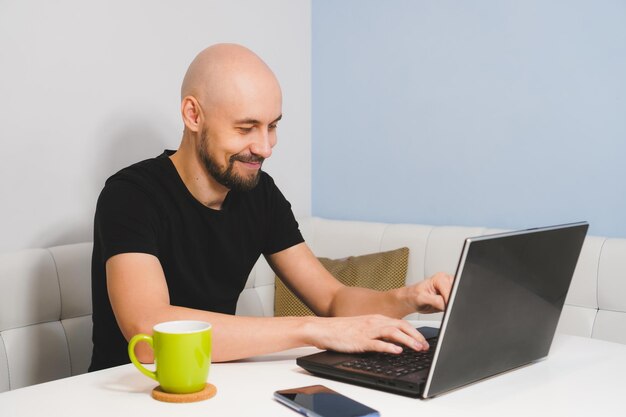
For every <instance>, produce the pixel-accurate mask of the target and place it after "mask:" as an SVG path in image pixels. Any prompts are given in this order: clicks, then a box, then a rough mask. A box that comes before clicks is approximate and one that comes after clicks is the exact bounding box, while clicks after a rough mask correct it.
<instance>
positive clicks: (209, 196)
mask: <svg viewBox="0 0 626 417" xmlns="http://www.w3.org/2000/svg"><path fill="white" fill-rule="evenodd" d="M185 136H186V135H185ZM185 136H183V140H182V142H181V144H180V147H179V148H178V150H177V151H176V153H174V154H173V155H171V156H170V159H171V160H172V163H173V164H174V166H175V167H176V171H178V175H180V178H181V179H182V180H183V182H184V183H185V186H186V187H187V189H188V190H189V192H190V193H191V195H193V196H194V198H195V199H196V200H198V201H199V202H200V203H202V204H203V205H205V206H207V207H209V208H211V209H214V210H221V208H222V203H224V199H226V195H227V194H228V191H229V189H228V188H226V187H224V186H223V185H222V184H220V183H218V182H217V181H215V179H214V178H213V177H212V176H211V175H209V173H207V172H206V170H205V168H204V165H203V164H202V161H201V159H200V156H199V155H198V153H197V151H196V147H195V146H194V141H193V139H192V138H190V137H185Z"/></svg>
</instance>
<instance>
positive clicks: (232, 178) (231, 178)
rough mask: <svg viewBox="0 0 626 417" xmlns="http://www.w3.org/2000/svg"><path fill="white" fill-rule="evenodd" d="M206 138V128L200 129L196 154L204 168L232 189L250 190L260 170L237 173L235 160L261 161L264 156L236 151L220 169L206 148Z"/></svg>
mask: <svg viewBox="0 0 626 417" xmlns="http://www.w3.org/2000/svg"><path fill="white" fill-rule="evenodd" d="M208 140H209V138H208V134H207V131H206V129H202V132H200V144H199V146H198V154H199V155H200V160H201V161H202V164H203V165H204V169H205V170H206V172H207V173H208V174H209V175H211V176H212V177H213V178H214V179H215V181H217V182H219V183H220V184H222V185H223V186H224V187H226V188H228V189H230V190H234V191H250V190H252V189H253V188H254V187H256V186H257V184H258V183H259V180H260V179H261V170H260V169H259V170H258V171H257V172H256V173H255V174H252V175H250V176H248V177H245V176H243V175H239V174H238V173H237V172H235V161H241V162H260V163H263V160H264V159H265V158H261V157H260V156H256V155H253V154H242V153H238V154H235V155H233V156H231V157H230V159H229V161H228V166H227V167H226V168H224V169H222V168H221V167H220V165H219V163H218V162H217V161H216V159H215V157H214V156H213V155H212V154H211V153H210V152H209V151H208V150H207V147H208Z"/></svg>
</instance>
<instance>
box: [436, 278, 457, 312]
mask: <svg viewBox="0 0 626 417" xmlns="http://www.w3.org/2000/svg"><path fill="white" fill-rule="evenodd" d="M453 282H454V277H453V276H452V275H448V274H445V276H444V277H443V278H442V279H441V281H440V283H439V285H440V286H439V288H438V291H439V294H441V296H442V297H443V301H444V303H445V305H448V300H449V299H450V292H451V291H452V283H453Z"/></svg>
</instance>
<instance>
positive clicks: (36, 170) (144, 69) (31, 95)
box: [0, 0, 311, 252]
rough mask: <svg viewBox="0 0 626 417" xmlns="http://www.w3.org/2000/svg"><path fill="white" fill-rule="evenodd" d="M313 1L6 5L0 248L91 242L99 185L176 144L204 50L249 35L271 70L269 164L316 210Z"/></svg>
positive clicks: (298, 200) (0, 61)
mask: <svg viewBox="0 0 626 417" xmlns="http://www.w3.org/2000/svg"><path fill="white" fill-rule="evenodd" d="M310 9H311V4H310V0H298V1H294V0H265V1H207V0H194V1H187V0H186V1H180V2H153V1H148V0H144V1H139V0H108V1H99V2H93V1H81V0H63V1H55V2H48V1H45V0H3V1H2V2H0V141H1V149H2V160H1V162H0V195H1V204H2V206H1V209H0V210H1V212H0V213H1V216H0V252H5V251H9V250H15V249H20V248H25V247H45V246H50V245H56V244H63V243H72V242H78V241H84V240H90V239H91V238H92V219H93V211H94V207H95V202H96V199H97V196H98V194H99V192H100V190H101V188H102V185H103V183H104V181H105V179H106V178H107V177H108V176H110V175H111V174H113V173H114V172H115V171H117V170H118V169H120V168H122V167H124V166H127V165H129V164H131V163H133V162H136V161H139V160H142V159H146V158H149V157H152V156H156V155H157V154H159V153H160V152H161V151H162V150H163V149H164V148H176V147H177V146H178V144H179V142H180V137H181V133H182V122H181V121H180V117H179V89H180V82H181V80H182V77H183V75H184V72H185V70H186V68H187V66H188V64H189V63H190V62H191V60H192V59H193V57H194V56H195V54H196V53H197V52H199V51H200V50H201V49H203V48H204V47H206V46H208V45H210V44H212V43H216V42H236V43H241V44H244V45H246V46H248V47H249V48H251V49H252V50H254V51H256V52H257V53H258V54H259V55H260V56H261V57H262V58H263V59H264V60H265V61H266V62H267V63H268V64H269V65H270V66H271V67H272V68H273V70H274V71H275V73H276V74H277V76H278V78H279V80H280V82H281V85H282V88H283V94H284V106H283V113H284V118H283V121H281V125H280V128H279V142H278V145H277V147H276V148H275V152H274V155H273V156H272V158H271V159H270V160H268V162H267V163H266V165H265V169H266V170H267V171H268V172H269V173H270V174H271V175H272V176H273V177H274V178H275V179H276V182H277V183H278V185H279V186H280V187H281V189H282V190H283V192H284V194H285V195H286V196H287V198H288V199H289V200H290V201H291V203H292V205H293V207H294V211H295V212H296V215H300V216H303V215H308V214H310V206H311V174H310V171H311V168H310V166H311V160H310V159H311V158H310V148H311V139H310V130H311V129H310V123H311V122H310V101H311V100H310V94H311V93H310V89H311V81H310V79H311V76H310V72H311V69H310V68H311V62H310V60H311V46H310V45H311V42H310V37H311V35H310V31H311V23H310V22H311V12H310Z"/></svg>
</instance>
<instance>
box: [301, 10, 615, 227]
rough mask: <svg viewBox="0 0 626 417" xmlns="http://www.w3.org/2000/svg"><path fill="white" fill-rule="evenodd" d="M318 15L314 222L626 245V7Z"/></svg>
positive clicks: (322, 12)
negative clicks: (561, 228) (529, 230)
mask: <svg viewBox="0 0 626 417" xmlns="http://www.w3.org/2000/svg"><path fill="white" fill-rule="evenodd" d="M312 6H313V7H312V12H313V25H312V27H313V58H312V59H313V119H312V120H313V196H312V199H313V207H312V212H313V214H314V215H316V216H323V217H329V218H337V219H357V220H371V221H385V222H410V223H425V224H457V225H476V226H491V227H504V228H524V227H530V226H538V225H544V224H553V223H561V222H569V221H576V220H588V221H589V222H590V223H591V229H590V233H591V234H595V235H605V236H621V237H626V190H625V187H624V184H625V182H626V164H625V163H624V160H625V159H626V158H625V157H626V2H624V1H619V0H616V1H604V0H600V1H591V0H589V1H545V0H529V1H510V0H493V1H472V2H466V1H449V0H448V1H446V0H443V1H434V0H433V1H425V0H421V1H415V0H413V1H411V0H404V1H402V0H385V1H383V0H378V1H372V0H339V1H331V0H313V2H312Z"/></svg>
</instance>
